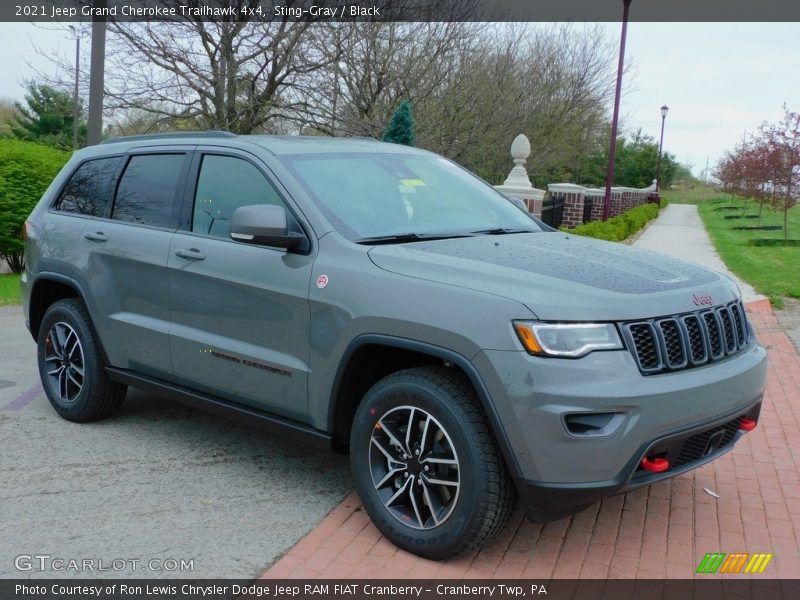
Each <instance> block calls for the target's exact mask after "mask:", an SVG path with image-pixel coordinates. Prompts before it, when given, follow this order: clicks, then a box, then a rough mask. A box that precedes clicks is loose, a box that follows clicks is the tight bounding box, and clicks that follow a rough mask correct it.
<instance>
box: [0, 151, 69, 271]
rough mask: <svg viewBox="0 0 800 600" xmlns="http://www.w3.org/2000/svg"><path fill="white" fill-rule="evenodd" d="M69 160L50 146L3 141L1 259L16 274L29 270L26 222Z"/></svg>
mask: <svg viewBox="0 0 800 600" xmlns="http://www.w3.org/2000/svg"><path fill="white" fill-rule="evenodd" d="M69 156H70V155H69V153H68V152H64V151H63V150H57V149H55V148H51V147H49V146H42V145H40V144H34V143H31V142H21V141H18V140H11V139H0V259H3V260H5V261H6V262H7V263H8V266H9V267H10V268H11V270H12V271H14V272H15V273H19V272H21V271H22V269H23V268H24V267H25V263H24V261H23V249H24V243H23V241H22V228H23V226H24V223H25V219H27V218H28V215H29V214H30V212H31V210H33V207H34V206H35V205H36V203H37V202H38V201H39V198H41V196H42V194H43V193H44V191H45V190H46V189H47V186H49V185H50V182H51V181H52V180H53V178H54V177H55V176H56V174H57V173H58V172H59V170H61V167H63V166H64V163H65V162H67V159H69Z"/></svg>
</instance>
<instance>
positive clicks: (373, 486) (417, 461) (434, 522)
mask: <svg viewBox="0 0 800 600" xmlns="http://www.w3.org/2000/svg"><path fill="white" fill-rule="evenodd" d="M409 424H410V425H409ZM409 432H410V433H409ZM417 451H419V454H417ZM350 461H351V467H352V471H353V477H354V479H355V482H356V488H357V490H358V494H359V496H360V498H361V503H362V504H363V506H364V509H365V510H366V512H367V514H368V515H369V516H370V518H371V519H372V521H373V522H374V523H375V525H376V526H377V527H378V529H379V530H380V531H381V533H382V534H383V535H384V536H385V537H386V538H388V539H389V540H390V541H392V542H393V543H394V544H396V545H397V546H399V547H400V548H403V549H404V550H408V551H409V552H413V553H414V554H417V555H419V556H422V557H424V558H429V559H436V560H439V559H444V558H449V557H451V556H455V555H457V554H462V553H467V552H472V551H475V550H477V549H479V548H481V547H482V546H484V545H485V544H486V543H488V542H489V541H490V540H491V539H492V538H493V537H494V536H495V535H496V534H497V533H499V532H500V531H501V530H502V529H503V527H505V525H506V523H507V522H508V519H509V517H510V515H511V512H512V510H513V508H514V506H515V504H516V490H515V488H514V486H513V483H512V482H511V478H510V477H509V475H508V472H507V470H506V467H505V463H504V462H503V459H502V457H501V456H500V453H499V451H498V448H497V446H496V444H495V441H494V437H493V435H492V433H491V431H490V429H489V426H488V425H487V423H486V419H485V418H484V414H483V412H482V410H481V408H480V407H479V405H478V401H477V399H476V396H475V391H474V390H473V388H472V386H471V385H470V383H469V381H468V380H467V379H466V378H465V377H464V376H463V375H462V374H461V373H460V372H458V371H456V370H455V369H452V368H449V369H448V368H444V367H420V368H414V369H408V370H405V371H399V372H397V373H393V374H392V375H389V376H387V377H385V378H384V379H382V380H381V381H379V382H378V383H376V384H375V385H374V386H373V387H372V388H371V389H370V390H369V391H368V392H367V394H366V395H365V396H364V399H363V400H362V402H361V404H360V405H359V407H358V409H357V411H356V414H355V417H354V420H353V428H352V432H351V435H350ZM432 461H433V462H432ZM453 461H455V464H454V463H453ZM445 482H446V483H445ZM456 483H457V485H456ZM431 507H432V508H431Z"/></svg>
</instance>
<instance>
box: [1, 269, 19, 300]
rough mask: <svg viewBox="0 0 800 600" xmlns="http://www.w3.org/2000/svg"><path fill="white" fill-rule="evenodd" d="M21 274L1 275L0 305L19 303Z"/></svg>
mask: <svg viewBox="0 0 800 600" xmlns="http://www.w3.org/2000/svg"><path fill="white" fill-rule="evenodd" d="M19 301H20V298H19V275H13V274H8V275H7V274H2V275H0V306H6V305H8V304H19Z"/></svg>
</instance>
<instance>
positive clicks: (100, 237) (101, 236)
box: [83, 231, 108, 242]
mask: <svg viewBox="0 0 800 600" xmlns="http://www.w3.org/2000/svg"><path fill="white" fill-rule="evenodd" d="M83 237H85V238H86V239H87V240H91V241H93V242H107V241H108V236H107V235H106V234H105V233H103V232H102V231H97V232H95V233H86V234H84V236H83Z"/></svg>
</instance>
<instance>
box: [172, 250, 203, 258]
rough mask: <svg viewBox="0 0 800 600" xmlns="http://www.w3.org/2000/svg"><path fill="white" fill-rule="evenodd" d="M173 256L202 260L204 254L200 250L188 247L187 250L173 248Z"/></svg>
mask: <svg viewBox="0 0 800 600" xmlns="http://www.w3.org/2000/svg"><path fill="white" fill-rule="evenodd" d="M175 256H180V257H181V258H186V259H188V260H204V259H205V257H206V255H205V254H203V253H202V252H200V250H198V249H197V248H189V249H188V250H182V249H181V250H175Z"/></svg>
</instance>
